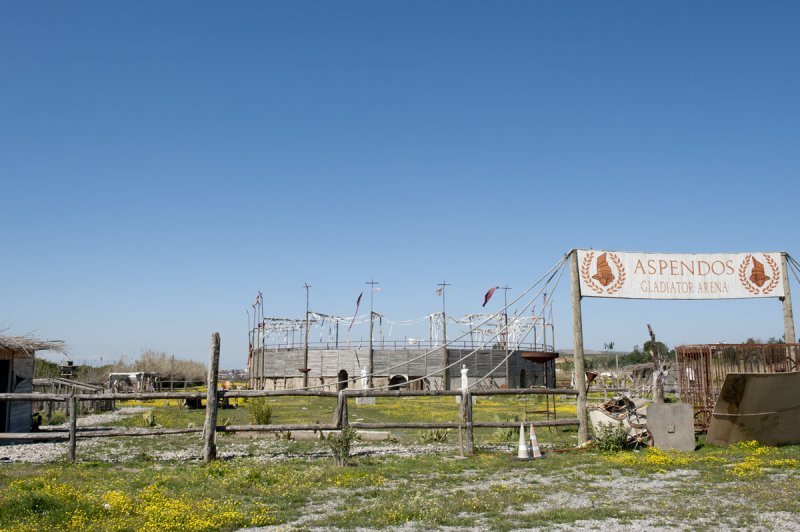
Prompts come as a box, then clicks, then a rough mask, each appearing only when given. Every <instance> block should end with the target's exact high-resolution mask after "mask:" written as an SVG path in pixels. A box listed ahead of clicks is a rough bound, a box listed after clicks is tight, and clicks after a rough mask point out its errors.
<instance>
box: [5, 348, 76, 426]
mask: <svg viewBox="0 0 800 532" xmlns="http://www.w3.org/2000/svg"><path fill="white" fill-rule="evenodd" d="M36 351H58V352H59V353H66V352H67V349H66V346H65V345H64V342H61V341H57V340H56V341H51V340H39V339H37V338H33V337H31V336H0V393H29V392H32V391H33V361H34V354H35V353H36ZM32 415H33V410H32V403H31V402H30V401H0V432H28V431H30V429H31V416H32Z"/></svg>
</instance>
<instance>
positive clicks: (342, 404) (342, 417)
mask: <svg viewBox="0 0 800 532" xmlns="http://www.w3.org/2000/svg"><path fill="white" fill-rule="evenodd" d="M333 423H334V425H336V428H337V429H343V428H345V427H346V426H347V425H348V419H347V396H346V395H345V394H344V390H342V391H340V392H339V397H338V399H337V400H336V411H335V412H334V413H333Z"/></svg>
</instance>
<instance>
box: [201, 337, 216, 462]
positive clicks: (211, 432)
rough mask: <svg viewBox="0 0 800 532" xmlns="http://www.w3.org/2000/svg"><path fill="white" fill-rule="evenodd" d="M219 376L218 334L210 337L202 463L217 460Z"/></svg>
mask: <svg viewBox="0 0 800 532" xmlns="http://www.w3.org/2000/svg"><path fill="white" fill-rule="evenodd" d="M218 376H219V333H214V334H212V335H211V352H210V353H209V358H208V392H207V393H206V423H205V425H204V426H203V437H204V438H205V446H204V449H203V462H205V463H208V462H210V461H212V460H215V459H216V458H217V378H218Z"/></svg>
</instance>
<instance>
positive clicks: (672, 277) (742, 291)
mask: <svg viewBox="0 0 800 532" xmlns="http://www.w3.org/2000/svg"><path fill="white" fill-rule="evenodd" d="M578 270H579V274H580V284H581V295H582V296H584V297H621V298H630V299H739V298H749V297H782V296H783V271H782V267H781V254H780V253H715V254H698V255H694V254H692V255H682V254H677V253H625V252H620V251H600V250H578Z"/></svg>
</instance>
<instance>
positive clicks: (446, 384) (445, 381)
mask: <svg viewBox="0 0 800 532" xmlns="http://www.w3.org/2000/svg"><path fill="white" fill-rule="evenodd" d="M437 286H440V287H441V288H440V290H441V291H442V361H441V364H442V389H444V390H448V389H450V371H449V370H448V369H445V368H447V314H445V292H446V291H447V287H448V286H450V285H449V284H448V283H447V281H442V282H441V283H439V284H438V285H437Z"/></svg>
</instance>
